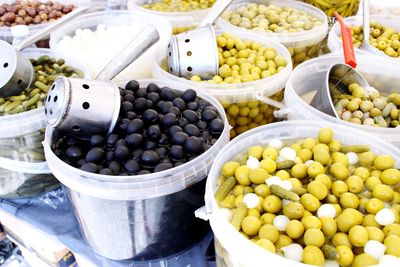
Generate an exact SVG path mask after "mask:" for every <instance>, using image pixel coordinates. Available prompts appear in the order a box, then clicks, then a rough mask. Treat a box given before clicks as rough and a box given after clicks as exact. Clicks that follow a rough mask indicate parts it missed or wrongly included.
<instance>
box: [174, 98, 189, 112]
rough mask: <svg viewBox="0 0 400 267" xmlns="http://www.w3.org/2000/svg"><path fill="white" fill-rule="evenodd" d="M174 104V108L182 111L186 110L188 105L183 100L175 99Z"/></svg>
mask: <svg viewBox="0 0 400 267" xmlns="http://www.w3.org/2000/svg"><path fill="white" fill-rule="evenodd" d="M172 103H174V106H175V107H177V108H179V109H180V110H181V111H183V110H185V109H186V103H185V101H184V100H183V99H182V98H175V99H174V100H173V101H172Z"/></svg>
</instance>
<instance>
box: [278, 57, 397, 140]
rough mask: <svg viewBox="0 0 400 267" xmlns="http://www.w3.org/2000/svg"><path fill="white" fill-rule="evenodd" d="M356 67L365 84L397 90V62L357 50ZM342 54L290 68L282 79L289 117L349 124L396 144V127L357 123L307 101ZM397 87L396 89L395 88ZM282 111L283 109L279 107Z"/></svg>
mask: <svg viewBox="0 0 400 267" xmlns="http://www.w3.org/2000/svg"><path fill="white" fill-rule="evenodd" d="M356 56H357V69H358V71H360V72H361V73H362V74H363V75H364V77H365V78H366V80H367V81H368V82H369V84H370V85H371V86H373V87H375V88H376V89H378V90H379V91H380V92H382V93H383V94H387V93H389V92H393V90H394V89H395V90H397V92H400V88H399V87H398V85H399V83H400V77H399V72H398V70H399V69H400V62H399V63H398V62H392V61H389V60H387V59H386V58H383V57H376V56H371V55H368V56H367V55H361V54H357V55H356ZM342 62H343V55H341V54H330V55H326V56H323V57H320V58H316V59H313V60H310V61H308V62H305V63H303V64H301V65H300V66H299V67H298V68H297V69H295V70H294V71H293V72H292V75H291V76H290V79H289V80H288V81H287V83H286V89H285V105H286V106H287V109H286V111H285V112H283V113H287V118H288V119H289V120H310V121H324V122H331V123H337V124H343V125H347V126H351V127H352V128H355V129H359V130H362V131H364V132H368V133H371V134H372V135H375V136H376V137H379V138H381V139H383V140H385V141H388V142H390V143H392V144H394V145H395V146H397V147H400V128H378V127H373V126H366V125H358V124H355V123H351V122H347V121H344V120H341V119H338V118H336V117H332V116H330V115H328V114H325V113H323V112H321V111H319V110H317V109H315V108H313V107H312V106H310V105H309V103H310V102H311V100H312V98H313V96H314V95H315V93H316V91H317V90H322V89H323V87H324V86H325V79H326V72H327V71H328V69H329V67H330V66H331V64H334V63H342ZM396 88H397V89H396ZM282 111H283V110H282Z"/></svg>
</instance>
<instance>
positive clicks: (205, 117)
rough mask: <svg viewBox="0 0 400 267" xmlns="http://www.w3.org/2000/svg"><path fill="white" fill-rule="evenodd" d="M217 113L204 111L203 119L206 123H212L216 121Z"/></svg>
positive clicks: (208, 110)
mask: <svg viewBox="0 0 400 267" xmlns="http://www.w3.org/2000/svg"><path fill="white" fill-rule="evenodd" d="M217 117H218V116H217V113H216V112H215V111H214V110H210V109H207V110H204V111H203V113H201V119H202V120H204V121H212V120H213V119H216V118H217Z"/></svg>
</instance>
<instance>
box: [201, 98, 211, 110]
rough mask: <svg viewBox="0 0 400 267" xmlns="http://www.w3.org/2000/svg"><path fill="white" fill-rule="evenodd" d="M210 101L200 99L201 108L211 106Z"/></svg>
mask: <svg viewBox="0 0 400 267" xmlns="http://www.w3.org/2000/svg"><path fill="white" fill-rule="evenodd" d="M210 105H211V104H210V102H208V101H207V100H204V99H201V100H200V101H199V108H200V109H202V110H204V109H205V108H206V107H208V106H210Z"/></svg>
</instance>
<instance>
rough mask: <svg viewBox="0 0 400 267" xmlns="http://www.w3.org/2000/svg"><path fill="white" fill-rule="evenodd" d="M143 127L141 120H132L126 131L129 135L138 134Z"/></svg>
mask: <svg viewBox="0 0 400 267" xmlns="http://www.w3.org/2000/svg"><path fill="white" fill-rule="evenodd" d="M143 125H144V123H143V121H142V120H141V119H134V120H132V121H131V122H130V123H129V124H128V126H127V127H126V131H127V132H128V133H129V134H132V133H140V132H141V131H142V130H143Z"/></svg>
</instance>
